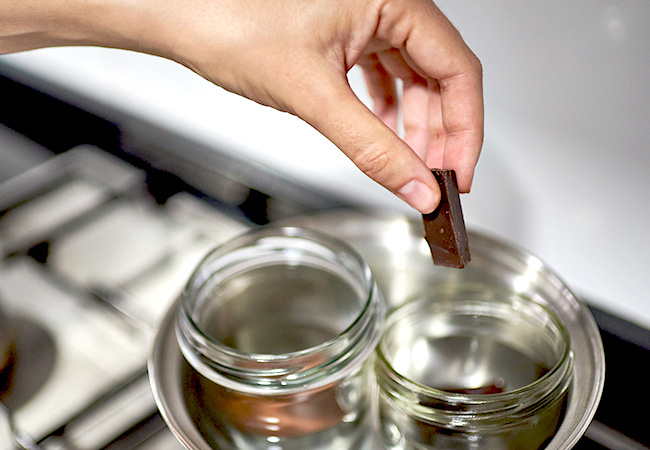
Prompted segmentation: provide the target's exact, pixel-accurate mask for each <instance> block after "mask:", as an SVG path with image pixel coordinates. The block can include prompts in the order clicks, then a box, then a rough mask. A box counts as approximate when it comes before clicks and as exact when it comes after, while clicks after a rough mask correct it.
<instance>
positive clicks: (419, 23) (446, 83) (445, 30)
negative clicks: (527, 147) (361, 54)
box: [376, 0, 483, 192]
mask: <svg viewBox="0 0 650 450" xmlns="http://www.w3.org/2000/svg"><path fill="white" fill-rule="evenodd" d="M387 5H388V6H387V7H384V8H383V10H382V14H383V15H382V17H381V19H380V25H379V26H378V27H377V31H376V37H377V38H379V39H381V40H382V41H384V42H386V43H387V44H388V45H391V46H393V47H395V48H399V49H401V51H400V52H399V55H400V56H401V57H400V58H397V57H393V58H392V61H391V62H388V61H387V60H386V57H384V58H381V57H380V60H381V61H382V63H383V64H384V66H385V67H386V68H387V71H388V73H389V74H393V75H394V76H398V77H404V78H403V79H404V95H403V106H402V111H403V120H404V125H405V131H406V133H405V140H407V142H408V143H409V144H411V145H412V146H413V148H414V149H416V151H417V152H418V154H420V155H422V157H423V158H424V160H425V161H426V163H427V165H428V166H429V167H439V168H445V169H454V170H455V171H456V175H457V179H458V185H459V186H458V187H459V190H460V191H461V192H469V190H470V188H471V184H472V178H473V174H474V167H475V166H476V163H477V161H478V158H479V155H480V151H481V147H482V143H483V86H482V68H481V64H480V62H479V61H478V59H477V58H476V56H475V55H474V54H473V53H472V51H471V50H470V49H469V48H468V47H467V45H466V44H465V42H464V41H463V39H462V37H461V36H460V34H459V33H458V32H457V31H456V29H455V28H454V27H453V25H452V24H451V23H450V22H449V21H448V20H447V18H446V17H445V16H444V15H443V14H442V12H440V10H439V9H438V8H437V7H436V6H435V4H433V3H432V2H430V1H428V0H427V1H420V2H418V1H416V0H414V1H404V0H394V1H389V2H387ZM396 24H399V25H400V26H396ZM405 67H408V68H409V70H405ZM413 74H417V75H419V76H420V77H421V80H423V81H418V80H417V78H416V77H414V76H413ZM425 85H426V89H425ZM427 127H428V130H427V131H426V132H424V131H423V130H424V129H425V128H427ZM425 136H426V138H427V139H426V140H427V144H424V141H425ZM422 145H425V147H426V148H425V149H423V148H422Z"/></svg>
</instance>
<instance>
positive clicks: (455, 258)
mask: <svg viewBox="0 0 650 450" xmlns="http://www.w3.org/2000/svg"><path fill="white" fill-rule="evenodd" d="M431 172H433V175H434V176H435V177H436V180H437V181H438V184H439V185H440V192H441V194H442V197H441V199H440V205H439V206H438V208H437V209H436V210H435V211H433V212H432V213H429V214H423V215H422V219H423V221H424V231H425V235H424V237H425V239H426V240H427V243H428V244H429V247H430V248H431V256H433V262H434V263H435V264H438V265H441V266H447V267H457V268H459V269H462V268H463V267H465V266H466V265H467V263H469V260H470V255H469V243H468V241H467V231H466V230H465V221H464V220H463V210H462V209H461V207H460V194H459V193H458V185H457V183H456V173H455V172H454V171H453V170H442V169H433V170H432V171H431Z"/></svg>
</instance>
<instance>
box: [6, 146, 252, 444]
mask: <svg viewBox="0 0 650 450" xmlns="http://www.w3.org/2000/svg"><path fill="white" fill-rule="evenodd" d="M144 181H145V177H144V172H141V171H139V170H138V169H136V168H135V167H133V166H130V165H128V164H126V163H124V162H123V161H121V160H119V159H117V158H115V157H113V156H111V155H109V154H107V153H105V152H103V151H101V150H99V149H97V148H95V147H90V146H83V147H77V148H75V149H73V150H70V151H68V152H66V153H63V154H61V155H57V156H55V157H52V158H50V159H48V160H46V161H45V162H44V163H42V164H40V165H37V166H35V167H32V168H31V169H29V170H26V171H25V172H23V173H22V174H20V175H18V176H16V177H14V178H12V179H10V180H8V181H6V182H5V183H2V184H0V302H1V305H0V306H1V307H2V310H3V312H5V313H6V316H5V317H7V320H6V321H0V322H2V323H0V327H1V328H0V330H4V329H5V328H7V327H5V326H4V324H5V323H9V324H10V325H11V326H10V327H9V328H10V329H11V331H12V332H13V334H12V335H11V342H9V344H8V345H9V349H10V354H11V363H10V365H9V366H8V367H9V368H8V369H7V370H5V371H4V374H3V375H7V377H6V378H7V381H5V380H4V379H3V380H2V381H3V382H4V383H5V384H4V385H3V386H0V388H2V390H1V391H0V401H2V402H3V404H4V406H6V407H7V409H8V411H11V413H12V419H13V422H14V423H15V426H16V430H18V431H17V432H16V433H15V434H17V436H21V435H23V434H22V433H24V435H25V436H26V435H30V436H33V437H34V438H35V439H36V440H37V441H38V442H40V443H41V445H42V447H41V448H44V449H47V450H99V449H104V448H111V449H113V447H111V446H113V445H116V447H115V448H117V449H121V450H123V449H128V450H133V449H135V448H137V449H140V450H154V449H155V450H159V448H161V446H164V448H168V449H178V448H179V444H178V443H177V441H176V440H175V439H174V438H173V436H172V435H171V433H169V432H168V431H167V429H166V428H165V427H164V426H163V425H162V421H161V420H160V419H159V418H158V422H157V423H155V424H154V425H155V426H153V428H155V430H154V431H155V433H153V434H151V433H152V431H151V428H149V429H148V430H147V432H146V433H143V432H141V431H139V430H137V432H134V434H135V435H136V436H140V435H142V434H145V435H146V434H149V435H151V438H150V439H148V440H147V441H146V442H144V441H143V442H135V441H134V442H129V444H128V445H127V444H122V443H121V440H122V438H121V436H122V434H123V433H128V432H129V430H130V429H131V428H132V427H136V426H137V425H138V424H139V423H140V422H141V421H144V422H147V421H149V420H151V418H152V417H158V416H157V414H156V405H155V402H154V400H153V397H152V395H151V390H150V387H149V382H148V379H147V377H146V375H145V369H146V361H147V356H148V354H149V349H150V345H151V342H152V339H153V336H154V334H155V330H156V328H157V324H158V321H159V320H161V318H162V316H163V314H164V313H165V311H167V309H168V308H169V306H170V304H171V303H172V302H173V300H174V299H175V298H176V297H177V295H178V293H179V292H180V290H181V289H182V286H183V285H184V283H185V282H186V279H187V278H188V276H189V273H190V272H191V271H192V270H193V268H194V266H195V264H196V263H197V262H198V261H199V260H200V259H201V257H202V255H203V254H204V253H205V252H206V251H207V250H208V249H209V248H211V247H213V246H214V245H216V244H218V243H219V242H222V241H224V240H226V239H229V238H230V237H231V236H233V235H234V234H237V233H239V232H240V231H242V230H243V229H245V227H246V226H245V225H244V224H243V222H240V221H239V220H237V219H235V218H233V217H232V216H230V215H228V214H225V213H223V212H222V211H219V210H218V209H216V208H213V207H212V206H211V205H209V204H208V203H206V202H200V201H198V200H197V199H196V198H195V197H192V196H190V195H188V194H182V193H181V194H177V195H175V196H174V197H172V198H170V199H169V200H168V201H167V203H166V204H165V205H158V204H156V203H155V202H154V200H153V198H152V197H151V196H150V195H149V194H148V192H147V189H146V185H145V184H144ZM34 246H36V247H34ZM37 247H38V253H37V254H36V253H33V251H34V249H35V248H37ZM37 255H38V256H37ZM1 335H2V333H0V341H2V339H1V338H2V336H1ZM0 344H2V342H0ZM2 347H3V345H0V352H1V350H2ZM14 347H15V351H14V350H13V348H14ZM1 356H2V355H0V357H1ZM14 356H15V357H14ZM0 364H2V363H0ZM0 369H2V367H0ZM0 371H1V370H0ZM133 377H139V380H140V381H137V380H136V381H133ZM154 422H155V420H154ZM150 427H151V426H150ZM156 427H158V428H156ZM8 430H9V431H11V430H10V429H9V428H7V426H6V425H5V426H4V428H2V430H0V432H4V433H5V434H7V433H8V432H9V431H8ZM134 439H136V440H137V439H140V438H139V437H137V438H134ZM116 442H117V443H116ZM107 445H109V447H106V446H107ZM23 446H24V444H23ZM29 448H31V447H29Z"/></svg>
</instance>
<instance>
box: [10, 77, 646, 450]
mask: <svg viewBox="0 0 650 450" xmlns="http://www.w3.org/2000/svg"><path fill="white" fill-rule="evenodd" d="M0 69H2V67H0ZM1 72H2V70H0V97H2V98H4V99H8V100H9V101H8V102H7V101H5V102H3V103H2V105H0V123H4V124H5V126H2V128H0V168H1V169H2V170H0V308H2V310H1V312H2V315H0V325H3V324H10V327H9V328H10V329H11V330H12V332H13V334H12V335H10V339H9V340H7V338H6V337H5V336H4V335H3V334H1V333H0V402H1V403H2V404H3V405H4V407H6V409H7V410H8V411H10V414H11V419H12V420H13V422H14V428H15V430H16V431H15V432H14V434H15V435H16V437H17V439H18V441H20V442H21V443H22V445H23V446H24V447H25V448H32V447H33V448H36V446H38V448H41V449H45V450H55V449H56V450H100V449H110V450H122V449H124V450H131V449H143V450H144V449H162V450H167V449H169V450H181V449H182V446H181V445H180V444H179V443H178V442H177V441H176V439H175V438H174V437H173V436H172V434H171V432H170V431H169V430H168V429H167V427H166V426H165V424H164V422H163V420H162V419H161V417H160V415H159V413H158V411H157V409H156V406H155V402H154V400H153V396H152V394H151V390H150V387H149V383H148V379H147V373H146V360H147V357H148V352H149V349H150V346H151V343H152V340H153V338H154V335H155V332H156V329H157V324H158V322H159V321H160V320H161V318H162V315H163V314H164V312H165V311H166V310H167V309H168V307H169V306H170V305H171V303H172V302H173V301H174V300H175V299H176V298H177V296H178V294H179V292H180V290H181V289H182V286H183V284H184V282H185V280H186V279H187V277H188V275H189V271H191V269H192V268H193V266H194V265H195V264H196V262H198V260H199V259H200V258H201V256H202V255H203V254H204V253H205V252H206V251H207V250H208V249H209V248H211V247H213V246H214V245H217V244H218V243H220V242H224V241H225V240H227V239H229V238H230V237H232V236H233V235H235V234H237V233H239V232H241V231H243V230H245V229H247V228H250V227H254V226H256V225H257V224H263V223H267V222H269V221H272V220H275V219H280V218H284V217H287V216H290V215H295V214H302V213H308V212H313V211H316V210H322V209H327V208H333V207H346V206H347V207H349V206H350V205H346V204H344V203H342V202H340V201H339V200H337V199H331V198H327V197H324V196H322V195H320V194H319V193H318V192H311V191H310V190H309V189H306V188H304V187H301V186H296V185H295V184H293V183H292V182H291V181H290V180H285V179H282V178H281V177H278V176H277V175H275V174H273V173H270V172H268V171H265V170H263V169H262V168H259V167H254V166H251V165H248V164H246V163H245V162H242V161H239V160H237V159H234V158H232V157H231V156H229V155H227V154H220V153H219V152H215V151H214V149H205V148H202V147H201V146H200V145H198V144H196V143H193V142H188V141H186V140H183V139H180V138H179V137H177V136H173V135H169V134H168V133H166V132H165V130H159V129H155V128H153V127H151V126H148V125H147V124H146V123H142V122H139V121H138V119H137V118H132V117H126V116H121V115H120V114H119V112H116V111H108V110H107V111H104V112H103V113H102V114H99V115H98V114H96V112H97V111H101V107H99V109H95V113H93V114H91V113H89V112H87V111H86V110H84V109H82V108H79V107H77V106H74V105H71V104H70V102H62V101H60V100H57V99H55V98H52V97H51V95H50V94H51V93H48V94H44V93H42V92H39V91H38V90H36V89H34V88H33V87H30V86H26V85H25V84H24V80H22V79H21V82H18V81H16V80H15V79H12V77H7V76H1ZM39 89H40V90H41V91H42V90H43V89H42V86H41V87H40V88H39ZM95 106H96V105H95ZM26 136H27V137H26ZM37 143H38V144H37ZM23 155H24V157H23ZM215 155H216V156H215ZM15 174H18V175H16V176H10V175H15ZM587 303H588V302H587ZM592 311H593V313H594V316H595V318H596V321H597V322H598V324H599V327H600V329H601V333H602V337H603V342H604V346H605V355H606V361H607V372H606V384H605V391H604V394H603V398H602V400H601V403H600V407H599V409H598V412H597V413H596V418H595V421H594V422H593V424H592V426H591V427H590V428H589V430H588V431H587V434H586V436H585V438H583V439H582V440H581V442H580V443H579V445H578V446H577V447H576V448H578V449H583V450H589V449H630V450H634V449H643V448H646V449H647V448H648V447H647V446H649V445H650V431H648V428H647V426H646V424H645V422H646V419H647V411H646V408H645V405H647V404H650V392H649V391H648V390H647V389H645V384H646V380H647V372H645V371H644V369H645V366H646V365H647V361H648V359H649V355H650V330H647V329H644V328H641V327H638V326H635V325H633V324H630V323H628V322H625V321H623V320H621V319H619V318H617V317H616V316H614V315H612V314H610V313H608V312H606V311H601V310H598V309H596V308H592ZM0 328H6V326H2V327H0ZM3 338H4V340H3ZM8 341H10V342H12V343H13V345H8V346H4V347H3V345H4V344H3V342H8ZM5 348H6V351H5V352H4V354H6V355H8V358H7V359H6V360H4V359H3V358H2V355H3V351H4V350H5ZM3 361H6V362H3ZM630 389H632V391H630ZM6 416H7V414H6V411H5V410H4V409H1V408H0V419H3V418H6ZM3 424H4V422H2V421H1V420H0V448H1V449H4V448H12V447H6V445H7V444H5V443H3V442H1V440H2V439H3V436H4V438H5V440H6V439H8V438H7V435H8V432H7V427H6V424H4V425H3ZM3 430H4V431H3ZM3 445H5V446H4V447H3Z"/></svg>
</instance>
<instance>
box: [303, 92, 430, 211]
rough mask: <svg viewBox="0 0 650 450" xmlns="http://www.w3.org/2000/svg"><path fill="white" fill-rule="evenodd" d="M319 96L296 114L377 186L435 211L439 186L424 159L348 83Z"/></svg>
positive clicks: (423, 209) (416, 205) (417, 207)
mask: <svg viewBox="0 0 650 450" xmlns="http://www.w3.org/2000/svg"><path fill="white" fill-rule="evenodd" d="M320 86H321V87H323V86H324V85H323V84H321V85H320ZM322 94H323V95H317V97H318V100H317V101H311V102H308V103H307V106H306V109H304V110H302V111H300V112H299V113H298V115H299V116H300V117H301V118H302V119H303V120H306V121H307V122H308V123H309V124H311V125H312V126H313V127H314V128H316V129H317V130H318V131H319V132H321V133H322V134H323V135H324V136H325V137H327V138H328V139H329V140H330V141H332V142H333V143H334V145H336V146H337V147H338V148H339V149H340V150H341V151H342V152H343V153H344V154H345V155H347V157H348V158H350V159H351V160H352V162H354V164H355V165H356V166H357V167H358V168H359V169H361V171H363V172H364V173H365V174H366V175H368V176H369V177H370V178H372V179H373V180H375V181H376V182H377V183H379V184H381V185H382V186H384V187H385V188H386V189H388V190H389V191H391V192H393V193H394V194H395V195H397V196H398V197H399V198H401V199H402V200H404V201H405V202H406V203H408V204H409V205H411V206H412V207H413V208H415V209H417V210H418V211H420V212H421V213H423V214H426V213H430V212H431V211H433V210H434V209H435V208H436V207H437V206H438V203H439V202H440V188H439V187H438V183H437V182H436V181H435V178H434V176H433V175H432V173H431V170H430V169H428V168H427V166H426V165H425V163H424V161H422V159H420V157H419V156H418V155H417V154H416V153H415V152H414V151H413V150H412V149H411V148H410V147H409V146H408V145H407V144H406V143H405V142H404V141H403V140H402V139H400V138H399V137H398V136H397V135H396V134H395V133H394V132H393V131H392V130H391V129H390V128H389V127H387V126H386V125H385V124H384V123H383V122H382V121H381V120H380V119H379V118H378V117H377V116H375V115H374V114H373V113H372V112H371V111H370V110H369V109H368V108H367V107H366V106H365V105H364V104H363V103H362V102H361V101H360V100H359V99H358V98H357V96H356V95H355V94H354V92H353V91H352V89H351V88H350V87H349V85H347V83H346V84H344V85H343V86H340V85H339V86H338V87H334V88H333V89H332V90H331V91H330V92H327V93H322ZM312 100H315V99H313V98H312ZM303 105H305V104H304V103H303Z"/></svg>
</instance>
